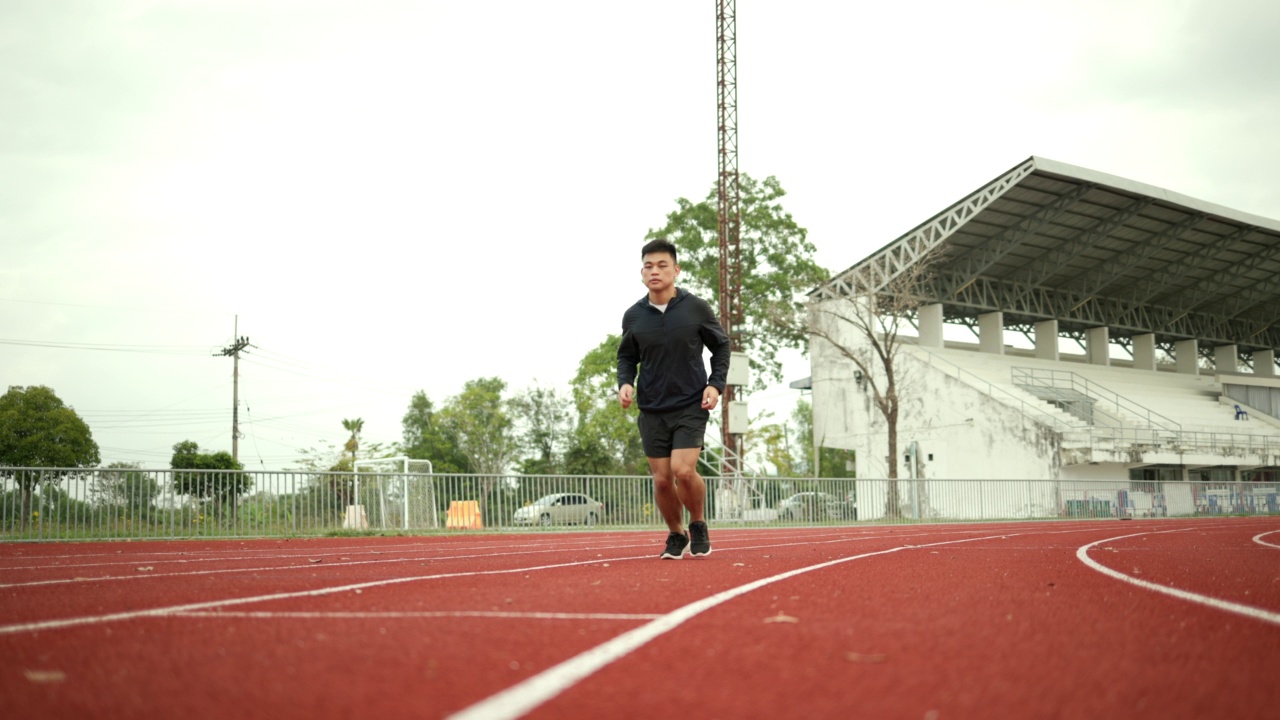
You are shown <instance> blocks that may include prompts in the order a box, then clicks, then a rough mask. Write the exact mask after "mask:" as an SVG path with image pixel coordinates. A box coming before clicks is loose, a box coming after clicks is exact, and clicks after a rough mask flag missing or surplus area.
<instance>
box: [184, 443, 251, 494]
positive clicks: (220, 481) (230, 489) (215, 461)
mask: <svg viewBox="0 0 1280 720" xmlns="http://www.w3.org/2000/svg"><path fill="white" fill-rule="evenodd" d="M169 467H171V468H173V469H174V470H230V471H238V470H243V469H244V466H243V465H241V464H240V463H238V462H236V461H235V459H234V458H232V457H231V453H229V452H227V451H226V450H219V451H218V452H214V453H204V452H200V446H199V445H198V444H196V443H195V442H194V441H192V440H183V441H182V442H180V443H176V444H175V445H174V446H173V458H172V459H171V460H170V461H169ZM252 482H253V481H252V478H251V477H250V476H249V475H247V474H246V473H242V472H223V473H218V472H175V473H174V474H173V489H174V490H175V491H176V492H177V493H178V494H181V495H191V496H192V497H198V498H210V497H212V498H216V499H226V498H231V497H235V496H237V495H240V494H242V493H244V492H245V491H247V490H248V489H249V487H250V485H251V484H252Z"/></svg>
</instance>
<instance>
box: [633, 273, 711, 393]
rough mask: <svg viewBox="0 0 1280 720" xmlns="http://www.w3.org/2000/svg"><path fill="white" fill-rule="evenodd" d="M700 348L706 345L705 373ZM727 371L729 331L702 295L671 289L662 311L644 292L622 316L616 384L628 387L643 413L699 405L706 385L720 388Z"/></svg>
mask: <svg viewBox="0 0 1280 720" xmlns="http://www.w3.org/2000/svg"><path fill="white" fill-rule="evenodd" d="M703 347H706V348H708V349H709V350H711V377H710V378H708V377H707V368H706V365H704V364H703V362H702V348H703ZM637 364H638V365H639V366H640V381H639V382H638V383H637V382H636V365H637ZM728 375H729V336H728V335H725V333H724V329H723V328H722V327H720V321H719V320H717V319H716V315H715V313H714V312H712V310H711V306H710V305H708V304H707V301H706V300H703V299H702V298H700V297H698V296H697V295H694V294H693V293H691V292H689V291H688V290H684V289H681V288H676V296H675V297H673V298H671V302H670V303H668V304H667V311H666V312H663V311H661V310H659V309H657V308H655V307H653V306H652V305H650V304H649V296H648V295H647V294H646V295H645V296H644V297H642V298H640V300H639V301H638V302H636V304H635V305H632V306H631V307H629V308H627V311H626V312H625V313H624V314H623V315H622V342H621V343H620V344H619V345H618V387H622V386H623V385H628V384H629V385H632V386H634V387H635V388H636V402H637V404H638V405H639V406H640V409H641V410H643V411H644V412H650V413H655V412H667V411H670V410H682V409H684V408H687V407H689V406H690V405H700V404H701V403H702V392H703V390H705V389H706V387H707V386H708V385H711V386H712V387H714V388H715V389H717V390H719V391H720V392H721V394H723V393H724V385H725V381H726V380H727V379H728Z"/></svg>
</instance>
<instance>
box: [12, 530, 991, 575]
mask: <svg viewBox="0 0 1280 720" xmlns="http://www.w3.org/2000/svg"><path fill="white" fill-rule="evenodd" d="M955 532H957V533H959V532H960V531H955ZM968 532H974V531H973V530H970V531H968ZM824 534H825V533H824ZM916 534H917V533H913V534H892V535H869V534H868V535H853V536H849V535H837V537H836V538H835V539H833V540H814V539H812V538H813V537H821V535H816V534H815V535H810V536H801V539H799V540H797V541H795V542H791V543H775V544H772V545H744V546H741V547H730V548H725V547H718V549H719V550H720V551H721V552H733V551H735V550H755V549H759V548H762V547H790V546H793V545H814V544H819V543H823V544H827V543H840V542H854V541H858V540H893V539H901V538H907V537H914V536H915V535H916ZM918 534H925V535H928V536H936V535H937V534H938V533H918ZM784 537H785V535H784ZM622 540H623V539H622V538H619V540H617V541H616V542H621V541H622ZM626 540H632V538H626ZM745 540H746V539H745V538H743V539H742V541H745ZM652 545H653V543H652V542H651V541H646V542H643V543H641V542H629V544H625V545H598V546H592V547H585V546H584V547H582V548H572V549H573V550H576V551H590V550H625V549H628V548H635V547H641V546H643V547H650V546H652ZM496 547H503V546H496ZM515 547H526V546H525V545H516V546H515ZM532 547H538V546H536V545H535V546H532ZM563 551H564V547H563V546H558V545H557V546H553V547H548V548H545V549H542V548H540V549H535V550H517V551H512V552H490V553H475V554H470V555H445V556H423V557H394V558H379V559H374V560H350V561H346V562H342V561H339V562H331V563H324V564H321V563H311V562H308V563H305V564H298V565H273V566H267V567H248V568H243V567H242V568H218V569H212V570H181V571H176V572H159V573H156V572H145V573H137V572H135V573H132V574H129V575H103V576H99V577H71V578H53V579H49V580H27V581H21V582H12V583H0V589H7V588H24V587H37V586H41V585H67V584H72V583H94V582H115V581H118V580H151V579H156V578H172V577H188V576H198V575H222V574H227V573H245V572H271V571H274V570H305V569H311V570H323V569H326V568H339V567H348V566H353V565H381V564H387V565H390V564H396V563H408V562H420V563H427V562H444V561H450V560H472V559H475V558H498V557H509V556H515V555H538V554H545V553H559V552H563ZM353 554H354V553H353ZM397 554H399V553H397ZM320 555H322V554H321V553H317V554H315V555H287V556H279V557H282V558H288V559H293V560H304V559H308V558H314V557H319V556H320ZM245 559H246V560H253V559H258V558H245ZM597 559H598V560H599V561H601V562H608V561H609V558H597ZM212 560H214V561H216V562H230V560H229V559H225V558H212ZM137 562H143V561H136V562H130V563H120V564H124V565H135V566H136V564H137ZM154 562H194V561H190V560H182V561H175V560H167V561H154ZM57 567H59V568H64V567H72V566H57Z"/></svg>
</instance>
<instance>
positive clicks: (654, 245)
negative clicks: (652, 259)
mask: <svg viewBox="0 0 1280 720" xmlns="http://www.w3.org/2000/svg"><path fill="white" fill-rule="evenodd" d="M650 253H667V254H668V255H670V256H671V262H673V263H678V262H680V261H679V260H678V259H677V258H676V246H675V243H673V242H671V241H670V240H667V239H666V238H658V239H657V240H650V241H649V242H647V243H645V244H644V247H642V248H640V259H641V260H643V259H644V256H645V255H649V254H650Z"/></svg>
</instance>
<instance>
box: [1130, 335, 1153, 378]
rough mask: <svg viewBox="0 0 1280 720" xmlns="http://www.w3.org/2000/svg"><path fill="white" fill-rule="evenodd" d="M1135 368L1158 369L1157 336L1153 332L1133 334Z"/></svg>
mask: <svg viewBox="0 0 1280 720" xmlns="http://www.w3.org/2000/svg"><path fill="white" fill-rule="evenodd" d="M1133 369H1134V370H1155V369H1156V336H1155V334H1153V333H1147V334H1146V335H1134V336H1133Z"/></svg>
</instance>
